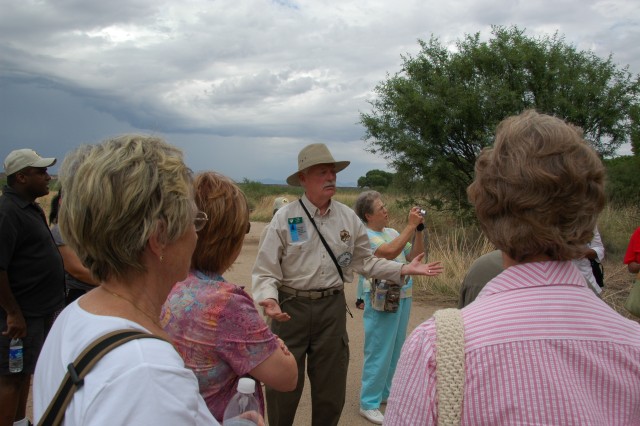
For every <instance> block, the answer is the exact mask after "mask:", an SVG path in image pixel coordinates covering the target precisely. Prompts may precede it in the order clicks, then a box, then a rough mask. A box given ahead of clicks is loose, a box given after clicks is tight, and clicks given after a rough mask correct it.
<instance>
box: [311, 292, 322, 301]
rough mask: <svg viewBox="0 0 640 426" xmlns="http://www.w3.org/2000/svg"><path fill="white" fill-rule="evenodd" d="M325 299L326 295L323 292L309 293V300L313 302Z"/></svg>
mask: <svg viewBox="0 0 640 426" xmlns="http://www.w3.org/2000/svg"><path fill="white" fill-rule="evenodd" d="M323 297H324V294H323V292H322V291H309V299H311V300H317V299H322V298H323Z"/></svg>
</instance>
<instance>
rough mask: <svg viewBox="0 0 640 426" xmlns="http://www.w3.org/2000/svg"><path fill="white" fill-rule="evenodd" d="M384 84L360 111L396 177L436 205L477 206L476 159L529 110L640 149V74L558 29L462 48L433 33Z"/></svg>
mask: <svg viewBox="0 0 640 426" xmlns="http://www.w3.org/2000/svg"><path fill="white" fill-rule="evenodd" d="M419 44H420V46H421V51H420V53H419V54H417V56H415V57H412V56H406V57H404V56H403V66H402V70H401V71H400V72H398V73H396V74H395V75H393V76H388V77H387V79H386V81H384V82H382V83H381V84H379V85H378V86H377V87H376V89H375V92H376V95H377V96H376V98H375V99H374V100H372V101H371V106H372V110H371V112H368V113H361V122H362V124H363V125H364V127H365V137H364V139H365V141H366V142H367V149H368V150H369V151H371V152H373V153H379V154H382V155H383V156H384V157H385V158H387V159H388V160H389V161H390V163H391V165H392V166H393V167H394V168H395V169H396V171H397V175H396V176H397V181H396V182H395V184H397V185H402V186H404V187H406V188H412V189H414V190H415V189H416V188H417V187H418V188H421V189H422V190H423V191H425V192H428V193H429V194H430V197H431V200H430V201H431V203H432V204H433V205H438V204H440V206H442V207H448V208H451V209H454V210H458V209H460V208H462V210H465V208H468V207H469V205H468V201H467V196H466V187H467V186H468V185H469V184H470V183H471V181H472V179H473V168H474V164H475V160H476V157H477V155H478V154H479V152H480V151H481V149H482V148H483V147H486V146H489V145H491V144H492V143H493V137H494V131H495V128H496V125H497V124H498V123H499V122H500V121H501V120H503V119H504V118H505V117H507V116H509V115H514V114H518V113H520V112H522V111H523V110H525V109H528V108H535V109H536V110H538V111H539V112H543V113H547V114H552V115H555V116H558V117H561V118H563V119H565V120H567V121H569V122H571V123H573V124H575V125H578V126H580V127H582V129H583V130H584V133H585V138H586V139H588V140H589V141H590V142H591V143H592V144H593V146H594V148H595V149H596V150H597V151H598V152H599V153H600V154H601V155H602V156H604V157H606V156H611V155H613V154H614V152H615V150H616V149H617V148H618V147H619V146H620V145H621V144H623V143H625V142H631V144H632V146H633V147H634V148H635V149H636V150H637V149H638V148H640V130H639V125H640V107H639V102H638V101H639V93H640V80H639V78H638V76H633V75H632V74H631V73H630V72H629V71H628V67H625V68H618V67H617V66H616V65H615V64H614V63H613V62H612V58H611V57H609V58H607V59H601V58H599V57H597V56H595V55H594V54H593V53H591V52H584V51H577V50H576V48H575V47H574V46H572V45H569V44H567V43H565V41H564V38H563V37H561V36H559V35H558V34H554V35H552V36H545V37H540V38H532V37H528V36H526V35H525V32H524V30H520V29H518V28H517V27H509V28H505V27H493V30H492V36H491V37H490V39H489V40H488V41H486V42H483V41H480V34H479V33H477V34H475V35H466V36H465V37H464V38H463V39H462V40H459V41H458V42H457V43H456V46H455V49H450V48H448V47H447V46H445V45H443V44H442V43H441V42H440V41H439V40H438V39H436V38H434V37H432V38H431V40H430V41H429V42H428V43H427V42H424V41H422V40H419Z"/></svg>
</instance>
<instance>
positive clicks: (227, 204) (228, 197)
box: [161, 172, 298, 421]
mask: <svg viewBox="0 0 640 426" xmlns="http://www.w3.org/2000/svg"><path fill="white" fill-rule="evenodd" d="M194 188H195V200H196V205H197V206H198V209H200V210H201V211H202V212H204V213H205V214H206V215H207V217H208V220H207V223H206V225H205V226H204V227H203V228H202V229H201V230H200V231H199V232H198V243H197V245H196V250H195V251H194V253H193V256H192V260H191V267H192V269H191V271H190V272H189V276H188V277H187V278H186V279H185V280H184V281H181V282H178V283H177V284H176V285H175V286H174V287H173V289H172V290H171V293H170V294H169V297H168V298H167V301H166V303H165V304H164V307H163V309H162V315H161V321H162V324H163V326H164V329H165V330H166V332H167V333H168V334H169V335H170V336H171V337H172V339H173V342H174V345H175V347H176V349H177V350H178V352H180V354H181V355H182V357H183V359H184V362H185V365H186V366H187V367H188V368H190V369H192V370H193V372H194V373H195V374H196V377H197V378H198V381H199V384H200V393H201V394H202V396H203V397H204V399H205V401H206V403H207V405H208V406H209V409H210V410H211V413H212V414H213V415H214V416H215V417H216V418H217V419H218V420H219V421H222V417H223V414H224V409H225V407H226V405H227V403H228V402H229V400H230V399H231V398H232V397H233V395H234V394H235V392H236V389H237V386H238V381H239V380H240V378H241V377H243V376H247V375H248V376H251V377H253V378H255V379H256V380H258V381H260V382H263V383H265V384H266V385H267V386H270V387H272V388H274V389H277V390H280V391H283V392H286V391H290V390H293V389H294V388H295V386H296V383H297V380H298V368H297V365H296V361H295V358H294V357H293V356H292V355H291V354H290V353H289V351H288V349H287V348H286V346H285V345H284V343H283V342H282V341H281V340H280V339H278V337H277V336H276V335H274V334H273V333H272V332H271V330H270V329H269V327H268V326H267V325H266V324H265V322H264V320H263V319H262V318H261V317H260V315H259V314H258V311H257V310H256V308H255V306H254V303H253V299H252V298H251V296H249V294H247V293H246V292H245V291H244V287H240V286H237V285H235V284H232V283H229V282H227V281H226V280H225V279H224V277H223V276H222V274H223V273H224V272H226V271H227V270H228V269H229V268H230V267H231V265H233V263H234V262H235V260H236V259H237V257H238V255H239V254H240V250H241V249H242V244H243V242H244V237H245V235H246V234H247V233H249V229H250V224H249V207H248V205H247V200H246V197H245V195H244V194H243V193H242V191H241V190H240V188H238V186H237V185H236V184H235V183H233V181H231V180H230V179H229V178H227V177H226V176H223V175H221V174H218V173H215V172H205V173H201V174H199V175H198V176H196V179H195V182H194ZM257 396H258V398H257V399H258V402H259V403H260V407H261V410H262V414H264V399H263V396H262V387H261V386H257Z"/></svg>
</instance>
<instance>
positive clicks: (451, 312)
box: [433, 309, 465, 426]
mask: <svg viewBox="0 0 640 426" xmlns="http://www.w3.org/2000/svg"><path fill="white" fill-rule="evenodd" d="M433 316H434V317H435V324H436V392H437V394H436V398H437V407H438V424H439V425H447V426H454V425H456V426H457V425H459V424H460V421H461V419H462V399H463V395H464V374H465V368H464V323H463V321H462V313H461V312H460V310H459V309H441V310H439V311H436V313H435V314H434V315H433Z"/></svg>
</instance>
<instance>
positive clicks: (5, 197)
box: [0, 186, 64, 317]
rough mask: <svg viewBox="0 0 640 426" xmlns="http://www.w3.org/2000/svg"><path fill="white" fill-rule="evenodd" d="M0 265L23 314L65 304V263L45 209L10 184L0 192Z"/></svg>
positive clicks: (42, 313)
mask: <svg viewBox="0 0 640 426" xmlns="http://www.w3.org/2000/svg"><path fill="white" fill-rule="evenodd" d="M0 269H1V270H5V271H6V272H7V275H8V277H9V286H10V288H11V292H12V293H13V296H14V297H15V299H16V301H17V303H18V305H19V306H20V309H21V310H22V314H23V315H24V316H25V317H38V316H45V315H49V314H51V313H53V312H55V311H56V310H58V309H60V308H62V307H63V306H64V266H63V263H62V257H61V256H60V252H59V251H58V248H57V247H56V244H55V242H54V241H53V237H52V236H51V232H50V231H49V226H48V225H47V220H46V218H45V216H44V212H43V211H42V208H40V206H39V205H38V204H36V203H33V202H29V201H27V200H25V199H23V198H22V197H20V195H19V194H18V193H17V192H16V191H15V190H14V189H12V188H11V187H9V186H5V187H4V188H3V194H2V196H0ZM0 311H2V310H1V309H0ZM1 313H2V314H3V315H6V313H5V312H4V311H2V312H1Z"/></svg>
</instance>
